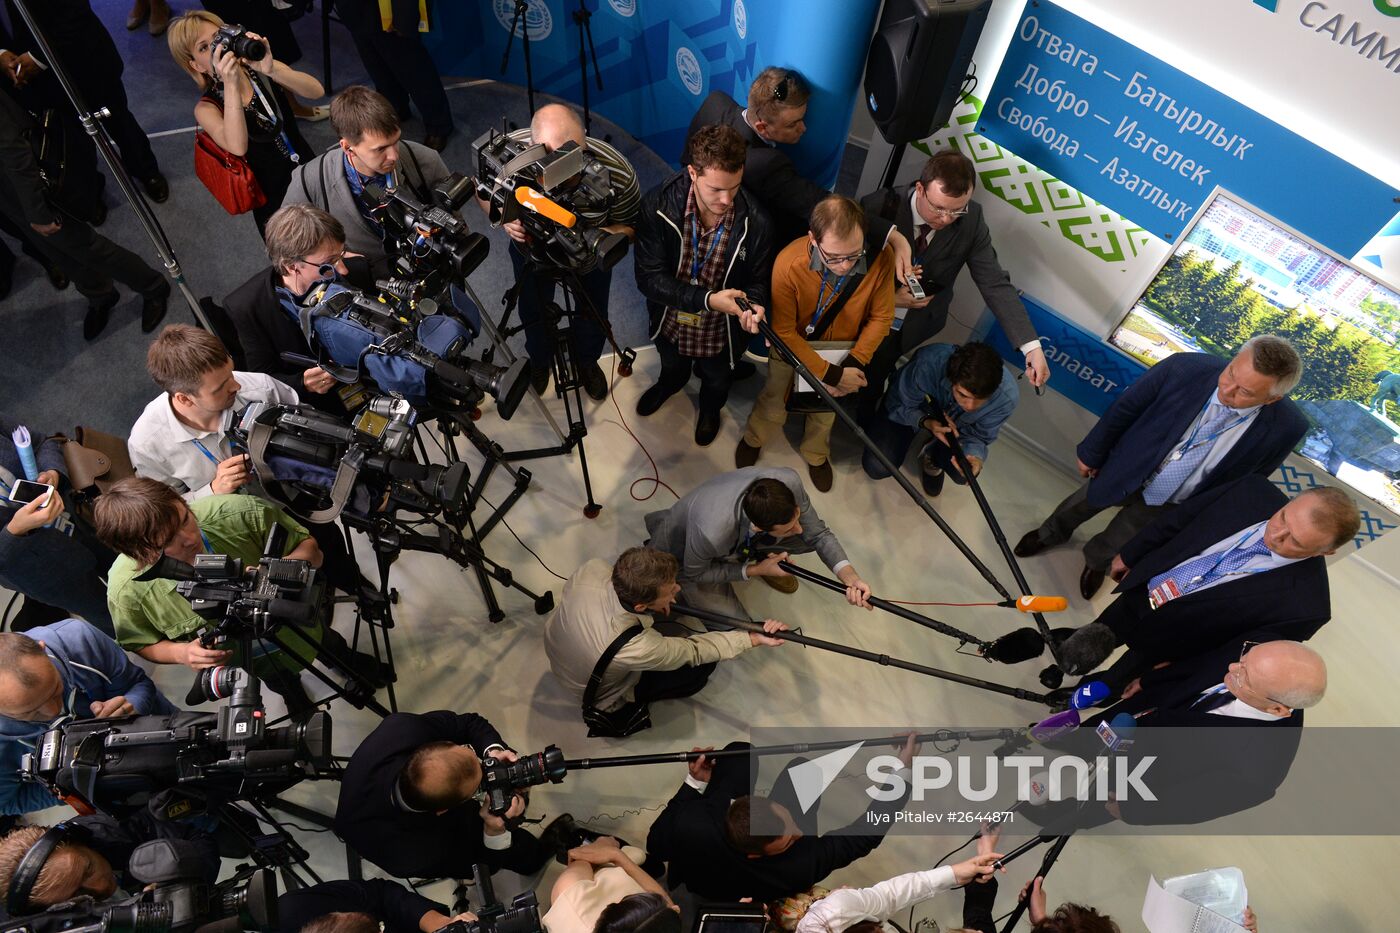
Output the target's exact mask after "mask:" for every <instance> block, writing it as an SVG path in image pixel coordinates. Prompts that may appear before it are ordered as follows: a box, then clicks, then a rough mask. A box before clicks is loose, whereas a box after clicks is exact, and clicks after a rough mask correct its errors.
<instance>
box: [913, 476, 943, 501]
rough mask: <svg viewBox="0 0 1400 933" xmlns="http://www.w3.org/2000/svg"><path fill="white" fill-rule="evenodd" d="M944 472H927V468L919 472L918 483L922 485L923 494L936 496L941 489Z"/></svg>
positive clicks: (931, 496)
mask: <svg viewBox="0 0 1400 933" xmlns="http://www.w3.org/2000/svg"><path fill="white" fill-rule="evenodd" d="M944 476H945V474H944V472H943V471H942V470H939V471H938V472H937V473H929V472H928V471H927V470H921V471H920V472H919V483H920V485H922V486H923V487H924V495H926V496H929V497H930V498H936V497H937V496H938V494H939V493H941V492H942V491H943V479H944Z"/></svg>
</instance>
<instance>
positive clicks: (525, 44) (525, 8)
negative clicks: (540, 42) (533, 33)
mask: <svg viewBox="0 0 1400 933" xmlns="http://www.w3.org/2000/svg"><path fill="white" fill-rule="evenodd" d="M517 29H518V30H519V31H520V42H521V47H522V48H523V49H524V51H525V92H526V94H527V95H529V96H528V100H529V102H530V113H532V114H533V113H534V112H535V73H534V71H533V70H532V69H531V67H530V4H529V2H528V0H515V12H514V13H513V14H512V15H511V18H510V32H508V33H506V50H505V54H503V55H502V56H501V74H505V73H506V68H507V67H508V66H509V65H510V47H511V45H513V44H514V42H515V33H516V30H517Z"/></svg>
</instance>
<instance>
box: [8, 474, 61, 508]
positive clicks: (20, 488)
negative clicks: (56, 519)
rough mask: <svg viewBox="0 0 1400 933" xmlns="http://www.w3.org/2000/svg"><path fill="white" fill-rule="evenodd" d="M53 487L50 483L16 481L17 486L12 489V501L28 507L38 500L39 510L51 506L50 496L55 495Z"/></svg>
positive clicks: (25, 480)
mask: <svg viewBox="0 0 1400 933" xmlns="http://www.w3.org/2000/svg"><path fill="white" fill-rule="evenodd" d="M53 491H54V489H53V487H52V486H50V485H49V484H48V483H31V482H30V481H29V480H27V479H17V480H15V485H14V487H13V488H11V489H10V501H11V502H13V503H15V504H16V505H27V504H29V503H30V502H33V501H34V500H36V499H38V500H41V501H40V502H39V508H41V509H42V508H44V507H45V506H47V505H48V504H49V496H51V495H53Z"/></svg>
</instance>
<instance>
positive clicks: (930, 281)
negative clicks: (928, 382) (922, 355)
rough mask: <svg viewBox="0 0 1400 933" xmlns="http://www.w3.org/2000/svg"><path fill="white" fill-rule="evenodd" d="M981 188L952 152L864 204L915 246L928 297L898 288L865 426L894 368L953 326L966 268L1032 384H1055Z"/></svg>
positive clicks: (863, 407) (864, 400)
mask: <svg viewBox="0 0 1400 933" xmlns="http://www.w3.org/2000/svg"><path fill="white" fill-rule="evenodd" d="M976 185H977V172H976V171H975V169H974V168H973V165H972V161H971V160H970V159H968V158H967V156H965V155H963V154H962V153H961V152H954V151H951V150H950V151H947V152H940V153H938V154H936V155H934V156H933V157H932V158H931V159H929V160H928V162H927V163H925V165H924V170H923V172H922V173H921V174H920V176H919V179H918V180H917V181H915V182H913V183H912V184H910V185H909V186H908V187H906V188H902V189H899V190H897V191H890V190H883V191H877V192H875V193H874V194H870V195H867V196H866V197H864V198H862V199H861V206H862V207H864V208H865V210H866V213H867V214H870V215H872V216H877V217H881V218H884V219H885V220H887V221H889V222H891V223H893V224H894V225H895V228H896V229H897V230H899V232H900V233H902V234H904V235H905V236H906V237H908V238H909V240H910V242H912V243H913V244H914V265H915V266H916V267H917V274H918V277H919V281H920V283H921V285H922V288H923V291H924V297H923V298H921V299H919V298H915V297H914V296H913V294H912V293H911V292H910V289H909V286H908V284H907V282H906V281H903V280H901V281H899V282H897V283H896V285H897V286H898V287H897V288H896V289H895V298H894V303H895V323H894V325H893V326H892V328H891V333H890V335H889V337H888V338H886V340H885V341H884V342H883V343H882V344H881V345H880V348H879V350H877V351H876V352H875V356H874V357H873V358H872V359H871V361H870V366H869V367H867V370H866V378H868V379H869V380H870V385H871V391H870V392H869V393H868V394H866V395H863V396H862V397H861V404H860V406H859V413H860V417H861V420H862V421H864V420H866V419H868V418H869V417H871V416H872V415H874V414H875V412H876V410H877V408H876V405H877V403H878V402H879V400H880V395H881V393H882V392H883V391H884V386H885V380H886V379H887V378H888V377H889V375H890V372H891V371H892V370H893V369H894V366H895V362H896V361H897V360H898V359H899V358H900V357H901V356H903V355H904V354H906V353H909V352H910V351H912V350H914V349H915V348H916V347H918V346H920V345H921V344H923V343H925V342H927V341H928V340H929V339H931V338H932V337H934V336H935V335H936V334H938V333H939V332H940V331H941V330H943V328H944V326H945V325H946V324H947V323H948V309H949V307H950V306H951V305H952V303H953V284H954V282H956V281H957V277H958V274H959V273H960V272H961V271H962V270H963V268H964V267H966V268H967V270H968V272H969V273H970V274H971V275H972V281H973V283H974V284H976V286H977V289H978V291H979V292H981V294H982V298H983V300H985V301H986V302H987V305H988V306H989V307H990V308H991V309H992V314H993V315H995V317H996V319H997V323H998V324H1000V325H1001V327H1002V330H1004V331H1005V332H1006V337H1007V341H1008V342H1009V343H1010V344H1011V345H1012V346H1013V347H1018V348H1020V351H1021V353H1022V355H1023V356H1024V357H1025V362H1026V376H1027V377H1028V378H1029V379H1030V381H1031V384H1032V385H1036V386H1040V385H1044V384H1045V381H1046V380H1047V379H1049V378H1050V367H1049V365H1048V364H1047V363H1046V361H1045V351H1044V350H1042V349H1041V346H1040V338H1039V337H1038V336H1037V335H1036V332H1035V327H1034V326H1033V325H1032V324H1031V319H1030V316H1029V315H1028V314H1027V313H1026V306H1025V304H1023V303H1022V301H1021V297H1020V294H1019V293H1018V292H1017V291H1016V287H1015V286H1014V285H1012V284H1011V277H1010V276H1009V275H1007V273H1006V270H1005V269H1003V268H1002V267H1001V263H1000V262H999V261H998V260H997V254H996V250H995V249H993V248H992V237H991V232H990V231H989V230H988V229H987V222H986V220H985V219H984V218H983V216H982V207H981V205H979V204H977V203H976V202H975V201H973V200H972V193H973V191H974V190H975V188H976Z"/></svg>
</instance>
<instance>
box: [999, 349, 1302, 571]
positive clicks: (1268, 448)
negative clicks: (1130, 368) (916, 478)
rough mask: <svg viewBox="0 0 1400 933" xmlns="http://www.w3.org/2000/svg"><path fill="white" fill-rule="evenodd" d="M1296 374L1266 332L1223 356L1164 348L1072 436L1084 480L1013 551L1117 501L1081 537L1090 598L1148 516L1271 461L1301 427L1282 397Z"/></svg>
mask: <svg viewBox="0 0 1400 933" xmlns="http://www.w3.org/2000/svg"><path fill="white" fill-rule="evenodd" d="M1302 374H1303V362H1302V360H1301V359H1299V357H1298V352H1297V351H1296V350H1294V349H1293V346H1292V344H1290V343H1289V342H1288V341H1287V340H1284V339H1283V338H1281V337H1275V336H1273V335H1271V334H1265V335H1261V336H1257V337H1253V338H1251V339H1250V340H1249V341H1247V342H1246V343H1245V345H1244V346H1243V347H1241V348H1240V351H1239V353H1237V354H1235V357H1234V359H1232V360H1229V361H1228V362H1227V361H1225V360H1222V359H1220V358H1219V357H1216V356H1212V355H1210V354H1207V353H1178V354H1175V355H1174V356H1169V357H1167V358H1166V359H1165V360H1163V361H1162V362H1160V363H1158V364H1157V365H1156V366H1154V367H1152V368H1151V369H1149V370H1148V371H1147V372H1146V373H1145V374H1144V375H1143V376H1142V377H1141V378H1139V379H1138V380H1137V381H1136V382H1134V383H1133V384H1132V385H1130V386H1129V387H1128V389H1127V391H1125V392H1124V393H1123V394H1122V395H1120V396H1119V397H1118V399H1117V400H1116V401H1115V402H1114V403H1113V405H1111V406H1110V407H1109V409H1108V411H1106V412H1104V415H1103V417H1102V418H1100V419H1099V422H1098V424H1096V425H1094V427H1093V429H1092V430H1091V431H1090V432H1089V433H1088V435H1087V436H1085V438H1084V440H1083V441H1081V442H1080V443H1079V447H1078V448H1076V453H1077V455H1078V462H1079V475H1080V476H1083V477H1084V478H1086V479H1087V480H1088V482H1087V483H1085V484H1084V485H1083V486H1081V487H1080V488H1079V489H1078V490H1076V491H1075V492H1074V493H1072V494H1071V495H1070V496H1069V498H1067V499H1065V500H1064V501H1063V502H1061V503H1060V504H1059V505H1057V506H1056V507H1055V511H1054V512H1052V513H1051V514H1050V517H1049V518H1047V519H1046V520H1045V521H1044V522H1043V523H1041V525H1040V527H1039V528H1037V529H1035V530H1034V531H1030V532H1027V533H1026V535H1025V537H1023V538H1022V539H1021V540H1020V541H1019V542H1018V543H1017V545H1016V549H1015V550H1016V556H1017V557H1030V556H1031V555H1033V554H1039V553H1040V552H1041V551H1043V550H1045V549H1046V548H1050V547H1054V546H1055V545H1057V544H1063V543H1064V542H1065V541H1068V540H1069V538H1070V536H1071V535H1072V534H1074V530H1075V529H1076V528H1078V527H1079V526H1080V525H1082V524H1084V522H1086V521H1088V520H1089V519H1091V518H1093V517H1094V516H1095V515H1097V514H1099V513H1100V512H1102V511H1103V510H1104V509H1109V508H1117V509H1118V514H1116V515H1115V516H1114V517H1113V520H1112V521H1111V522H1109V524H1108V527H1107V528H1105V529H1104V530H1103V531H1101V532H1099V533H1098V534H1097V535H1095V536H1094V537H1092V538H1090V539H1089V542H1088V543H1087V544H1085V545H1084V571H1083V573H1082V574H1081V575H1080V577H1079V592H1080V595H1082V596H1083V597H1084V598H1085V599H1092V598H1093V596H1094V594H1095V593H1097V592H1098V590H1099V587H1100V586H1101V585H1102V584H1103V580H1104V576H1105V575H1106V574H1107V573H1108V568H1109V564H1110V563H1111V562H1112V560H1113V557H1114V555H1115V554H1117V553H1118V552H1119V550H1121V549H1122V547H1123V545H1124V544H1126V543H1127V542H1128V540H1129V539H1131V538H1132V537H1133V535H1135V534H1137V533H1138V532H1139V531H1140V530H1142V528H1143V527H1145V526H1146V525H1147V523H1148V522H1150V521H1152V520H1153V519H1154V518H1156V517H1157V516H1158V515H1160V514H1161V513H1163V512H1164V511H1167V510H1170V509H1172V508H1174V507H1175V506H1176V505H1177V504H1179V503H1181V502H1184V501H1186V500H1187V499H1188V498H1190V497H1191V496H1193V495H1195V494H1197V493H1201V492H1205V491H1207V490H1210V489H1214V488H1216V487H1218V486H1219V485H1221V484H1222V483H1228V482H1230V481H1231V480H1234V479H1239V478H1240V477H1242V476H1248V475H1249V474H1251V473H1257V474H1259V475H1260V476H1268V475H1269V474H1271V473H1273V471H1274V470H1276V469H1278V467H1279V465H1280V464H1281V463H1283V459H1284V457H1286V456H1288V452H1289V451H1290V450H1292V449H1293V448H1294V447H1295V446H1297V444H1298V442H1299V441H1300V440H1302V437H1303V434H1304V433H1306V432H1307V428H1308V422H1307V419H1305V418H1304V417H1303V414H1302V412H1300V411H1299V410H1298V407H1297V406H1296V405H1294V404H1293V402H1292V401H1290V400H1289V399H1288V398H1286V397H1285V396H1287V395H1288V393H1289V391H1291V390H1292V388H1293V387H1294V386H1296V385H1297V384H1298V380H1299V378H1301V376H1302Z"/></svg>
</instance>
